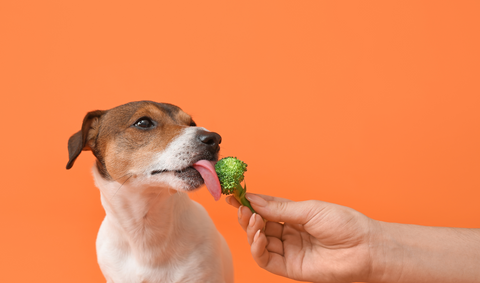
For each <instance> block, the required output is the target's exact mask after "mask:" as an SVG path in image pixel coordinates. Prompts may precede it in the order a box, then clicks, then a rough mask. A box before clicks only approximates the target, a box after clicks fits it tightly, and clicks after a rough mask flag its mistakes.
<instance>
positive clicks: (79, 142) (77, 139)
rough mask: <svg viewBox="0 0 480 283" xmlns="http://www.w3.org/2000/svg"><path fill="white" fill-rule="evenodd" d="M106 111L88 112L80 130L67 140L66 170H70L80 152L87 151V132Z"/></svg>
mask: <svg viewBox="0 0 480 283" xmlns="http://www.w3.org/2000/svg"><path fill="white" fill-rule="evenodd" d="M105 112H106V111H103V110H96V111H91V112H88V113H87V115H85V118H83V123H82V129H81V130H80V131H78V132H77V133H75V134H74V135H73V136H71V137H70V139H69V140H68V159H69V160H68V163H67V169H70V168H72V166H73V163H74V162H75V159H77V157H78V156H79V155H80V153H81V152H82V150H89V149H90V148H89V147H88V145H87V142H88V140H87V138H88V131H89V130H90V128H91V126H92V123H93V121H94V120H95V119H98V118H99V117H101V116H102V115H103V114H104V113H105Z"/></svg>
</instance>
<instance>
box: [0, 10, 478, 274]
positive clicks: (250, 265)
mask: <svg viewBox="0 0 480 283" xmlns="http://www.w3.org/2000/svg"><path fill="white" fill-rule="evenodd" d="M5 2H10V3H5ZM100 2H101V3H100ZM129 2H131V1H129ZM134 2H135V1H134ZM165 2H172V3H165ZM173 2H174V3H173ZM330 2H331V1H330ZM479 14H480V4H479V2H478V1H461V2H459V1H422V3H421V4H420V3H418V1H400V2H398V1H396V2H393V1H386V2H385V1H369V2H367V3H364V2H358V1H352V2H343V1H342V2H334V3H327V1H238V2H232V1H191V2H185V1H136V3H135V4H131V3H126V2H122V3H119V1H110V2H105V1H3V2H2V3H1V4H0V35H1V36H0V51H1V52H0V72H1V73H0V93H1V97H2V98H1V102H2V103H1V106H0V107H1V111H0V115H1V121H2V127H1V130H2V138H1V140H0V142H1V148H2V159H1V160H2V162H1V165H0V166H1V172H2V178H1V184H2V185H1V190H0V209H1V213H0V217H1V222H0V223H1V224H2V229H1V233H0V239H1V241H0V251H1V252H0V266H1V270H2V271H1V275H0V276H1V278H2V279H0V281H2V282H71V283H72V282H105V281H104V279H103V277H102V274H101V273H100V270H99V268H98V266H97V263H96V256H95V238H96V233H97V231H98V228H99V225H100V223H101V221H102V219H103V217H104V212H103V209H102V207H101V205H100V201H99V192H98V190H97V189H96V188H95V187H94V185H93V182H92V178H91V173H90V168H91V165H92V164H93V161H94V159H93V157H92V156H91V154H89V153H83V154H82V155H81V156H80V157H79V159H78V160H77V162H76V163H75V166H74V167H73V169H72V170H70V171H67V170H65V165H66V163H67V140H68V138H69V137H70V135H71V134H73V133H74V132H76V131H78V130H79V128H80V125H81V120H82V119H83V116H84V114H85V113H86V112H87V111H90V110H95V109H108V108H111V107H114V106H117V105H119V104H123V103H125V102H128V101H133V100H144V99H148V100H154V101H159V102H170V103H173V104H176V105H179V106H180V107H182V108H183V109H184V110H185V111H186V112H188V113H190V114H192V115H193V117H194V118H195V120H196V121H197V123H198V124H199V125H201V126H205V127H207V128H208V129H210V130H213V131H217V132H218V133H220V134H221V135H222V136H223V143H222V155H223V156H229V155H236V156H238V157H240V158H241V159H243V160H244V161H246V162H247V163H248V164H249V172H248V173H247V175H246V180H247V182H248V187H249V190H250V191H252V192H258V193H263V194H270V195H276V196H282V197H286V198H290V199H294V200H305V199H321V200H324V201H329V202H335V203H338V204H342V205H346V206H350V207H353V208H355V209H357V210H359V211H361V212H363V213H365V214H366V215H368V216H370V217H372V218H375V219H380V220H383V221H391V222H401V223H415V224H421V225H434V226H437V225H438V226H453V227H480V205H479V200H480V178H479V176H480V111H479V109H480V83H479V81H480V79H479V75H480V67H479V66H480V52H479V50H480V42H479V38H480V37H479V34H480V17H479V16H478V15H479ZM191 196H192V198H193V199H195V200H197V201H198V202H200V203H201V204H202V205H203V206H205V207H206V209H207V210H208V211H209V213H210V215H211V217H212V218H213V220H214V221H215V223H216V225H217V227H218V229H219V230H220V231H221V232H222V233H223V235H224V236H225V237H226V239H227V241H228V243H229V244H230V247H231V249H232V252H233V256H234V261H235V268H236V279H237V282H291V281H289V280H286V279H280V278H277V277H275V276H273V275H270V274H268V273H267V272H265V271H263V270H261V269H260V268H258V267H257V266H256V264H255V263H254V261H253V260H252V258H251V257H250V255H249V247H248V245H247V241H246V238H245V235H244V234H243V233H242V231H241V228H240V227H239V226H238V225H237V220H236V211H235V210H234V209H233V208H231V207H229V206H227V204H225V202H224V200H223V199H222V200H221V201H219V202H218V203H216V202H214V201H213V199H212V197H211V196H210V195H209V194H208V192H207V190H206V189H201V190H199V191H197V192H195V193H193V194H192V195H191Z"/></svg>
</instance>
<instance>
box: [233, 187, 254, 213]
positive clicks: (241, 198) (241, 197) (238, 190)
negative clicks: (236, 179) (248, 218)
mask: <svg viewBox="0 0 480 283" xmlns="http://www.w3.org/2000/svg"><path fill="white" fill-rule="evenodd" d="M245 187H246V186H245ZM246 193H247V190H246V188H245V189H244V188H243V187H242V185H241V184H237V185H236V187H235V190H234V191H233V196H234V197H235V198H236V199H237V200H238V202H239V203H240V204H241V205H244V206H246V207H248V208H249V209H250V211H252V213H255V210H253V208H252V206H251V205H250V202H249V201H248V200H247V199H246V198H245V194H246Z"/></svg>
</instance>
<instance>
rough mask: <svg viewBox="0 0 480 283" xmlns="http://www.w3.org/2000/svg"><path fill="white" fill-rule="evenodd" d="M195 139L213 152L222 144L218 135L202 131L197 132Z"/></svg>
mask: <svg viewBox="0 0 480 283" xmlns="http://www.w3.org/2000/svg"><path fill="white" fill-rule="evenodd" d="M197 139H198V140H199V141H200V142H202V143H203V144H205V145H206V146H207V147H208V149H210V150H212V151H214V152H215V151H217V150H219V146H218V145H219V144H220V143H221V142H222V137H221V136H220V135H219V134H217V133H214V132H207V131H203V130H202V131H199V132H198V134H197Z"/></svg>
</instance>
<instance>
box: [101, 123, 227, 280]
mask: <svg viewBox="0 0 480 283" xmlns="http://www.w3.org/2000/svg"><path fill="white" fill-rule="evenodd" d="M196 130H198V128H193V127H190V128H186V129H185V130H184V131H183V132H182V134H181V135H179V136H178V137H177V138H176V139H175V140H174V141H172V142H171V143H170V145H169V146H168V147H167V148H166V149H165V150H164V151H163V152H161V153H158V154H156V155H155V156H154V158H153V159H152V160H153V161H152V163H151V164H150V165H149V166H147V168H134V169H133V170H132V171H131V173H132V174H133V175H132V177H130V178H129V179H127V181H126V182H125V183H124V184H123V185H122V183H121V182H123V181H125V179H126V178H124V179H123V180H122V181H121V182H120V181H119V182H117V181H108V180H105V179H104V178H102V177H101V176H100V174H99V172H98V170H97V168H96V166H94V168H93V176H94V179H95V184H96V186H97V187H98V188H99V189H100V194H101V202H102V205H103V207H104V208H105V212H106V216H105V219H104V221H103V223H102V225H101V227H100V231H99V232H98V237H97V256H98V263H99V265H100V268H101V270H102V272H103V274H104V276H105V277H106V279H107V282H108V283H113V282H114V283H123V282H125V283H137V282H138V283H140V282H145V283H146V282H233V266H232V258H231V254H230V250H229V248H228V246H227V244H226V242H225V240H224V238H223V237H222V235H221V234H220V233H219V232H218V231H217V230H216V228H215V225H214V224H213V222H212V220H211V219H210V217H209V216H208V213H207V212H206V211H205V209H204V208H203V207H202V206H201V205H199V204H198V203H196V202H194V201H192V200H191V199H190V198H189V197H188V195H187V194H186V193H183V192H181V191H179V190H181V188H182V187H183V181H181V180H180V179H178V178H176V177H175V176H174V174H173V173H171V172H165V173H161V174H157V175H153V176H152V175H151V174H150V172H151V171H153V170H163V169H166V170H179V169H183V168H184V167H185V166H187V165H189V162H191V160H192V159H191V158H192V157H194V156H195V153H194V152H193V150H192V151H191V152H190V154H187V153H186V152H188V151H189V150H188V149H189V148H192V146H191V144H192V142H193V141H194V138H195V133H196ZM184 157H185V159H183V158H184Z"/></svg>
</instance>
